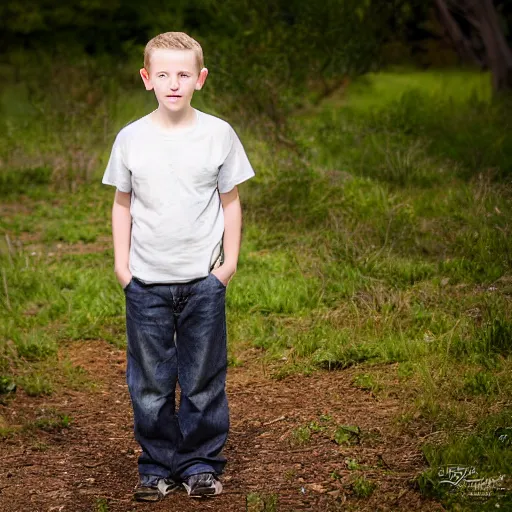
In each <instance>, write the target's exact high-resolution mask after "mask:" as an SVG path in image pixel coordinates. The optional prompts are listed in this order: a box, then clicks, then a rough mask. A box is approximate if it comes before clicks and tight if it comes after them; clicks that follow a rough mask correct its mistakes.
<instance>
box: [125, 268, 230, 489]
mask: <svg viewBox="0 0 512 512" xmlns="http://www.w3.org/2000/svg"><path fill="white" fill-rule="evenodd" d="M124 291H125V296H126V330H127V338H128V346H127V370H126V380H127V383H128V390H129V392H130V397H131V401H132V406H133V414H134V433H135V439H136V440H137V442H138V443H139V444H140V446H141V448H142V454H141V455H140V457H139V459H138V467H139V475H140V477H141V480H142V481H144V482H146V483H152V482H154V481H156V480H157V479H158V478H166V477H172V478H174V479H176V480H180V479H184V478H185V477H188V476H190V475H193V474H196V473H202V472H214V473H216V474H221V473H222V472H223V469H224V466H225V464H226V459H225V458H224V457H223V456H221V455H220V454H221V451H222V448H223V447H224V445H225V443H226V440H227V436H228V430H229V410H228V402H227V397H226V391H225V385H226V371H227V347H226V314H225V297H226V287H225V286H224V284H223V283H222V282H221V281H220V280H219V279H218V278H217V277H216V276H214V275H213V274H211V273H210V274H208V276H207V277H202V278H199V279H195V280H193V281H190V282H187V283H173V284H144V283H143V282H142V281H140V280H138V279H137V278H136V277H133V278H132V280H131V281H130V283H129V284H128V285H127V286H126V287H125V288H124ZM175 334H176V336H175ZM177 382H179V386H180V390H181V396H180V406H179V410H178V411H177V412H176V410H175V409H176V408H175V391H176V383H177Z"/></svg>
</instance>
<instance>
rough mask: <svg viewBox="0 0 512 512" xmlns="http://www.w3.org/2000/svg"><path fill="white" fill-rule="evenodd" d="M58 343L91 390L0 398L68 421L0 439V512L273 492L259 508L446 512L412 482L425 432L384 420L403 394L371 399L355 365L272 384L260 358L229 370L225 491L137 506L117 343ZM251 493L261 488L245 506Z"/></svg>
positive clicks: (234, 499)
mask: <svg viewBox="0 0 512 512" xmlns="http://www.w3.org/2000/svg"><path fill="white" fill-rule="evenodd" d="M64 351H65V352H66V353H67V354H68V355H69V357H70V358H71V359H72V361H73V364H75V365H80V366H81V367H83V368H84V369H86V370H87V372H88V373H89V374H90V375H91V376H92V377H93V379H94V380H95V381H96V382H97V383H98V388H97V390H96V391H94V392H90V391H89V392H87V391H67V392H66V393H60V394H55V395H53V396H51V397H37V398H30V397H27V396H25V395H24V394H23V393H22V392H21V391H19V392H18V394H17V396H16V398H15V399H14V401H13V402H12V403H11V404H10V405H9V406H7V407H6V406H0V414H1V415H3V416H4V418H6V420H7V422H8V423H9V424H20V423H22V422H23V421H28V420H30V419H34V418H35V417H36V416H37V414H38V411H39V412H40V411H41V409H45V410H47V411H48V410H49V409H50V410H51V408H52V407H53V408H55V409H56V410H58V411H60V412H62V413H65V414H68V415H69V416H70V417H71V418H72V422H71V424H70V426H69V428H63V429H57V430H54V431H49V432H48V431H44V430H36V431H35V433H25V434H22V435H17V436H15V437H13V438H9V439H7V440H5V441H3V442H2V443H1V445H2V451H1V457H0V510H1V511H2V512H43V511H44V512H49V511H59V512H60V511H62V512H68V511H69V512H79V511H80V512H81V511H102V512H105V511H112V512H114V511H115V512H127V511H135V510H138V511H145V510H148V511H149V510H152V511H155V512H158V511H164V510H165V511H179V512H188V511H191V510H216V511H223V512H224V511H226V512H231V511H233V512H235V511H237V512H239V511H245V510H251V511H255V512H256V511H261V510H264V508H263V506H262V505H261V503H262V500H264V499H267V500H270V499H271V497H272V495H274V499H275V495H277V507H276V508H271V507H270V506H268V507H267V509H266V510H278V511H299V510H301V511H306V510H310V511H322V512H323V511H336V510H357V511H372V512H374V511H387V510H390V511H391V510H393V511H408V512H410V511H416V510H418V511H420V510H421V511H434V510H436V511H437V510H444V508H443V507H441V506H440V505H438V504H436V503H434V502H430V501H428V500H425V499H423V498H422V497H421V496H420V494H419V493H418V491H417V490H415V489H414V488H413V487H412V486H411V484H410V480H411V479H412V478H413V477H414V476H415V475H416V474H418V472H420V471H422V470H423V469H425V466H424V461H423V459H422V456H421V453H420V451H419V449H418V443H419V438H420V437H421V436H422V435H426V434H428V432H423V433H422V432H415V433H411V435H404V434H399V433H398V432H397V430H396V427H394V426H393V422H392V421H391V419H392V417H393V415H395V414H396V412H397V410H398V409H399V407H400V404H401V401H403V400H404V397H405V395H402V394H401V393H400V388H399V387H398V386H397V392H396V393H395V394H391V396H390V398H385V399H378V398H376V397H375V396H373V395H372V394H371V393H369V392H366V391H363V390H360V389H356V388H354V387H353V385H351V381H352V379H353V377H354V374H355V370H353V369H349V370H345V371H339V372H318V373H315V374H313V375H312V376H309V377H303V376H302V377H301V376H292V377H288V378H285V379H283V380H280V381H276V380H275V379H270V378H268V377H265V376H264V375H263V372H262V371H261V366H260V365H258V364H257V363H254V364H251V365H249V366H248V367H241V368H231V369H230V370H229V377H228V397H229V400H230V410H231V431H230V437H229V441H228V443H227V445H226V449H225V455H226V457H227V458H228V465H227V467H226V472H225V474H224V476H223V482H224V488H225V492H224V494H222V495H221V496H218V497H217V498H215V499H213V500H208V501H202V502H197V501H194V500H191V499H189V498H188V497H187V496H186V494H185V493H181V492H180V493H178V494H174V495H171V496H169V497H167V498H166V499H165V500H164V501H162V502H159V503H156V504H140V503H136V502H134V501H132V489H133V486H134V485H135V483H136V480H137V468H136V459H137V455H138V446H137V444H136V443H135V441H134V439H133V435H132V414H131V409H130V405H129V397H128V392H127V388H126V385H125V379H124V370H125V354H124V351H122V350H118V349H116V348H114V347H112V346H111V345H109V344H108V343H106V342H102V341H95V342H81V343H73V344H72V345H69V346H68V347H66V348H65V349H64ZM322 415H324V416H323V417H322ZM311 422H316V423H315V424H313V428H312V429H310V432H311V438H310V440H309V441H307V440H305V439H303V441H305V442H303V443H302V444H301V443H299V442H298V441H297V439H296V437H294V432H297V430H296V429H297V428H299V427H304V426H306V425H308V424H311ZM340 424H341V425H357V426H359V427H360V428H361V432H362V435H361V436H360V437H359V438H357V437H356V438H354V441H355V442H354V443H353V444H349V445H344V444H343V445H338V444H337V443H335V442H334V441H333V440H332V435H333V429H335V428H336V425H340ZM294 439H295V443H294V442H293V441H294ZM346 459H356V460H357V462H358V463H359V464H360V465H361V466H363V469H362V470H354V469H349V468H348V467H347V464H346V462H345V461H346ZM361 475H364V476H365V477H366V479H368V480H371V481H373V482H375V483H376V484H377V487H376V488H375V490H374V492H373V494H372V495H371V496H370V497H368V498H362V497H358V496H357V495H356V494H355V493H354V490H353V487H352V486H351V482H353V480H354V479H355V478H356V477H357V476H361ZM251 493H258V495H257V496H256V495H255V494H253V499H254V500H256V501H255V502H254V504H250V503H249V505H248V504H247V495H249V494H251ZM258 496H259V498H258ZM265 496H267V498H265ZM269 497H270V498H269ZM258 499H260V502H259V503H260V504H258V502H257V501H258ZM268 502H270V501H268Z"/></svg>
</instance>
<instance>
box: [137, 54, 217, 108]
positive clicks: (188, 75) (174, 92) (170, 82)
mask: <svg viewBox="0 0 512 512" xmlns="http://www.w3.org/2000/svg"><path fill="white" fill-rule="evenodd" d="M140 75H141V77H142V80H143V81H144V85H145V86H146V90H148V91H150V90H151V89H154V91H155V96H156V99H157V101H158V104H159V106H160V107H161V108H164V109H166V110H168V111H170V112H179V111H181V110H183V109H187V108H188V107H189V106H190V102H191V100H192V96H193V95H194V91H196V90H199V89H201V88H202V87H203V84H204V81H205V80H206V77H207V75H208V70H207V69H206V68H203V69H202V70H201V71H199V69H198V65H197V59H196V56H195V53H194V51H193V50H164V49H160V48H158V49H156V50H153V52H152V53H151V59H150V69H149V70H146V69H144V68H142V69H141V70H140Z"/></svg>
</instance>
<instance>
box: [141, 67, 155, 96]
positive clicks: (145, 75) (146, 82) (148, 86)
mask: <svg viewBox="0 0 512 512" xmlns="http://www.w3.org/2000/svg"><path fill="white" fill-rule="evenodd" d="M139 73H140V77H141V78H142V81H143V82H144V87H146V91H151V89H153V84H152V83H151V80H150V79H149V73H148V72H147V71H146V68H141V70H140V71H139Z"/></svg>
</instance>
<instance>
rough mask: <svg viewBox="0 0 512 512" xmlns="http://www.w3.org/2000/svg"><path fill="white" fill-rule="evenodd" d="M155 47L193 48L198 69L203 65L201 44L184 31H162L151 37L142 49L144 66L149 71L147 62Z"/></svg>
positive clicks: (167, 48) (172, 48) (169, 48)
mask: <svg viewBox="0 0 512 512" xmlns="http://www.w3.org/2000/svg"><path fill="white" fill-rule="evenodd" d="M157 48H160V49H163V50H193V51H194V53H195V54H196V61H197V65H198V66H199V70H198V71H201V69H203V67H204V59H203V49H202V48H201V45H200V44H199V43H198V42H197V41H196V40H195V39H192V38H191V37H190V36H189V35H187V34H185V32H164V33H163V34H158V35H157V36H156V37H154V38H153V39H151V41H149V42H148V44H147V45H146V48H145V49H144V67H145V68H146V70H148V71H149V63H150V59H151V53H152V52H153V50H156V49H157Z"/></svg>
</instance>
